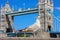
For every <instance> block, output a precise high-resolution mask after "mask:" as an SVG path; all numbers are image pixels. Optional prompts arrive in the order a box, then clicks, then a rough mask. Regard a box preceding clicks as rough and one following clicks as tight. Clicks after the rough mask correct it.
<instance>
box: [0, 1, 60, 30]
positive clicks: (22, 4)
mask: <svg viewBox="0 0 60 40" xmlns="http://www.w3.org/2000/svg"><path fill="white" fill-rule="evenodd" d="M8 2H9V4H10V7H11V8H12V7H13V8H14V9H15V11H17V10H18V9H19V8H22V9H27V8H33V7H36V6H37V2H38V0H8ZM5 3H6V0H0V8H1V5H2V6H5ZM32 15H34V16H32ZM32 15H31V14H29V15H23V16H16V17H14V19H16V20H15V21H14V23H15V24H14V27H15V29H16V30H19V29H23V28H25V27H27V26H29V25H31V24H33V23H34V22H35V21H36V20H35V19H36V17H37V16H38V13H35V14H32ZM54 15H55V16H58V17H60V0H54ZM17 17H18V18H17ZM27 18H28V19H27ZM18 19H19V20H18ZM23 19H24V20H23ZM17 20H18V21H20V22H18V21H17ZM54 20H55V19H54ZM17 22H18V23H17ZM26 23H28V24H26ZM17 24H18V26H19V27H17ZM58 24H59V23H58ZM54 25H56V24H55V23H54ZM55 28H56V27H55Z"/></svg>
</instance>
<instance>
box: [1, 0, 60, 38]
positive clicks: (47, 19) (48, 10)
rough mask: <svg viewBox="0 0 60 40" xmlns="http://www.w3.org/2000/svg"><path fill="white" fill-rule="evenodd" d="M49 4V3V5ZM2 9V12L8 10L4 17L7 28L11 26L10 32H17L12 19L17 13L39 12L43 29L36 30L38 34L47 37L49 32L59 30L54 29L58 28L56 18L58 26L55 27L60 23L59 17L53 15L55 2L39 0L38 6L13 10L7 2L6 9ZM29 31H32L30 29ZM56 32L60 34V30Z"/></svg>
mask: <svg viewBox="0 0 60 40" xmlns="http://www.w3.org/2000/svg"><path fill="white" fill-rule="evenodd" d="M47 1H48V2H47ZM43 2H46V3H44V4H42V3H43ZM47 4H49V5H47ZM51 5H52V6H51ZM7 9H9V10H7ZM2 10H3V12H2V14H4V12H5V11H6V12H5V14H4V17H5V21H7V24H8V25H7V26H8V27H7V28H9V30H10V32H16V30H15V29H14V28H13V19H12V18H13V16H16V15H27V14H34V13H38V16H39V18H38V19H39V21H40V24H41V30H40V29H38V30H36V32H37V33H38V34H39V35H38V36H41V35H42V36H43V35H45V37H46V36H49V35H48V34H49V33H56V32H57V31H54V30H57V29H54V25H53V20H54V18H55V19H56V26H55V27H56V28H57V26H58V25H60V24H58V23H57V22H60V20H59V18H57V17H56V16H54V15H53V3H52V4H50V1H49V0H46V1H44V0H43V1H42V0H39V5H38V7H37V8H32V9H26V10H22V11H21V10H20V11H16V12H11V9H10V8H9V5H8V4H7V5H6V10H5V11H4V8H3V9H2ZM8 11H9V12H8ZM5 23H6V22H5ZM26 29H28V28H26ZM4 30H6V29H4ZM39 32H42V33H39ZM47 32H48V33H47ZM24 33H25V32H24ZM28 33H31V32H30V30H29V32H28ZM40 34H41V35H40ZM56 34H60V31H58V32H57V33H56Z"/></svg>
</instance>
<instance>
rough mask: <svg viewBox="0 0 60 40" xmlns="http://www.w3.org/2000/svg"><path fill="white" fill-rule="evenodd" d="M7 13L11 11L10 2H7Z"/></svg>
mask: <svg viewBox="0 0 60 40" xmlns="http://www.w3.org/2000/svg"><path fill="white" fill-rule="evenodd" d="M5 11H6V12H10V11H11V8H10V6H9V2H8V1H7V0H6V4H5Z"/></svg>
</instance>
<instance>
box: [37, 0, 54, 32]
mask: <svg viewBox="0 0 60 40" xmlns="http://www.w3.org/2000/svg"><path fill="white" fill-rule="evenodd" d="M38 9H39V16H40V24H41V27H42V31H45V32H47V31H53V2H52V1H51V0H39V7H38Z"/></svg>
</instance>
